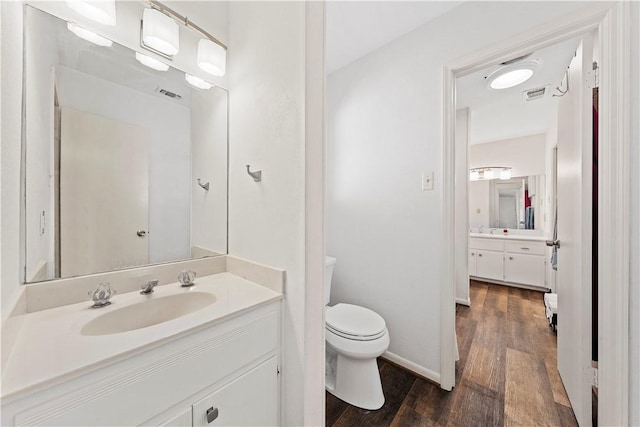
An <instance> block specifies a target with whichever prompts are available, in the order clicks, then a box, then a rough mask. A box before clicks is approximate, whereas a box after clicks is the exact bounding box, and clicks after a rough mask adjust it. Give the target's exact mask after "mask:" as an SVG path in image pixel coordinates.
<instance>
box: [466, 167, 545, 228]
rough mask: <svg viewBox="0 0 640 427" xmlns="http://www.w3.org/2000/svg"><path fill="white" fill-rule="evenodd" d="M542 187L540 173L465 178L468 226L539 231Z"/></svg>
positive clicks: (541, 214)
mask: <svg viewBox="0 0 640 427" xmlns="http://www.w3.org/2000/svg"><path fill="white" fill-rule="evenodd" d="M544 188H545V177H544V175H532V176H524V177H514V178H511V179H505V180H500V179H492V180H478V181H469V225H470V226H471V227H474V228H476V227H484V228H501V229H505V228H508V229H522V230H543V229H544V224H543V216H544V209H543V203H544V197H543V192H544Z"/></svg>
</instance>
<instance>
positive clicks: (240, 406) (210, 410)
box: [193, 357, 280, 427]
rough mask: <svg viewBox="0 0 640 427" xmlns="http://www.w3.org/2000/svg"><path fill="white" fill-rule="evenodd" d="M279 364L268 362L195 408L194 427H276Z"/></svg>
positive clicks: (273, 359) (272, 359)
mask: <svg viewBox="0 0 640 427" xmlns="http://www.w3.org/2000/svg"><path fill="white" fill-rule="evenodd" d="M279 403H280V402H279V401H278V361H277V359H276V358H275V357H272V358H271V359H269V360H267V361H266V362H264V363H263V364H262V365H260V366H258V367H256V368H254V369H252V370H251V371H249V372H247V373H246V374H244V375H242V376H241V377H240V378H237V379H235V380H233V381H232V382H230V383H229V384H227V385H225V386H223V387H222V388H220V389H219V390H217V391H215V392H213V393H212V394H210V395H209V396H207V397H205V398H204V399H202V400H201V401H199V402H197V403H196V404H194V405H193V425H194V427H205V426H275V425H278V424H279V419H278V418H279V417H278V407H279Z"/></svg>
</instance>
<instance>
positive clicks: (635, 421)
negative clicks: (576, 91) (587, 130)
mask: <svg viewBox="0 0 640 427" xmlns="http://www.w3.org/2000/svg"><path fill="white" fill-rule="evenodd" d="M630 8H631V11H632V22H631V46H630V49H629V51H630V52H631V86H632V90H631V112H630V115H629V117H630V118H631V135H630V140H631V152H630V170H631V195H630V204H629V205H630V212H629V224H630V225H631V234H630V237H629V240H630V242H631V250H630V260H631V262H630V263H629V264H630V268H631V271H630V289H629V291H630V292H629V297H630V298H629V312H630V314H631V318H630V319H629V336H630V342H629V361H630V367H629V369H630V375H629V386H630V390H629V391H630V393H629V396H630V399H629V425H634V426H638V425H640V263H639V262H638V260H639V259H640V170H639V169H640V145H639V144H638V141H640V126H639V123H640V120H638V117H640V64H639V59H638V58H639V57H640V55H638V52H640V3H638V2H632V3H631V5H630Z"/></svg>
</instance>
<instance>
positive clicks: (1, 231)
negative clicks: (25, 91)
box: [0, 1, 22, 322]
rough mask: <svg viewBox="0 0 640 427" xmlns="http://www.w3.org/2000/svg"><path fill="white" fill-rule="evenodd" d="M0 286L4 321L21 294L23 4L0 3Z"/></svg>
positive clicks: (0, 305)
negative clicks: (0, 288)
mask: <svg viewBox="0 0 640 427" xmlns="http://www.w3.org/2000/svg"><path fill="white" fill-rule="evenodd" d="M0 49H1V50H0V67H1V68H0V98H1V103H0V123H1V126H2V129H1V130H0V162H1V163H0V227H1V228H0V237H1V245H0V286H1V287H2V292H1V294H0V295H1V299H2V301H1V304H0V307H1V309H2V321H3V322H4V320H5V318H6V317H7V316H8V314H9V310H10V309H11V307H13V305H14V303H15V301H16V299H17V297H18V295H19V292H18V291H19V290H20V264H21V257H20V253H21V250H20V248H21V245H20V235H21V234H20V230H21V225H20V146H21V144H20V139H21V137H22V136H21V134H22V132H21V126H22V120H21V117H22V4H21V3H19V2H6V1H3V2H0Z"/></svg>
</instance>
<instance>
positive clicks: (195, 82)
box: [184, 73, 213, 90]
mask: <svg viewBox="0 0 640 427" xmlns="http://www.w3.org/2000/svg"><path fill="white" fill-rule="evenodd" d="M184 79H185V80H186V81H187V82H188V83H189V84H190V85H191V86H194V87H197V88H198V89H204V90H209V89H211V88H212V87H213V85H212V84H211V83H209V82H205V81H204V80H202V79H201V78H200V77H196V76H193V75H191V74H189V73H184Z"/></svg>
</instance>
